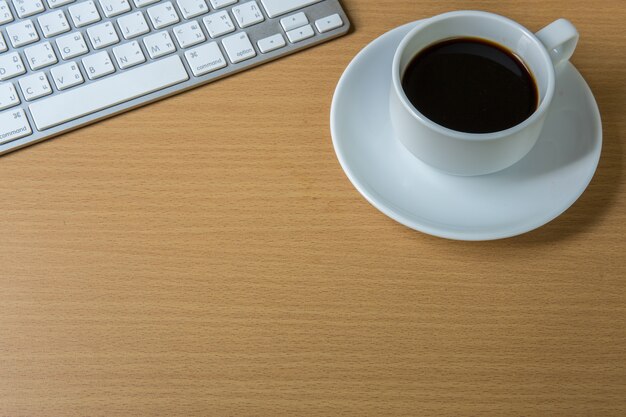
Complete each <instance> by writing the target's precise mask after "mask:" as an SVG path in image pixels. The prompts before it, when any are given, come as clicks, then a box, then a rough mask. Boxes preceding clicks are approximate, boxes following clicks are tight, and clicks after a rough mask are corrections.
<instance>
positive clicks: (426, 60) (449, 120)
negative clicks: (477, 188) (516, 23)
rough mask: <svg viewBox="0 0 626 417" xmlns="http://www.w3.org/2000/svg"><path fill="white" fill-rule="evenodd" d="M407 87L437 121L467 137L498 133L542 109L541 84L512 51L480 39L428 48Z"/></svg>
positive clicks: (405, 82)
mask: <svg viewBox="0 0 626 417" xmlns="http://www.w3.org/2000/svg"><path fill="white" fill-rule="evenodd" d="M402 86H403V88H404V92H405V94H406V96H407V97H408V99H409V101H410V102H411V103H412V104H413V106H415V108H416V109H417V110H419V111H420V113H422V114H423V115H424V116H426V117H427V118H429V119H430V120H431V121H433V122H435V123H437V124H439V125H441V126H444V127H447V128H449V129H453V130H457V131H460V132H467V133H491V132H498V131H501V130H505V129H508V128H511V127H513V126H516V125H518V124H519V123H521V122H523V121H524V120H526V119H527V118H528V117H529V116H530V115H531V114H533V112H534V111H535V110H536V109H537V105H538V101H539V100H538V91H537V86H536V83H535V80H534V78H533V76H532V74H531V73H530V71H529V70H528V69H527V68H526V65H525V64H524V62H523V61H522V60H521V59H520V58H519V57H517V56H516V55H515V54H514V53H512V52H511V51H509V50H507V49H506V48H504V47H502V46H500V45H497V44H495V43H492V42H490V41H487V40H483V39H478V38H454V39H449V40H445V41H442V42H439V43H436V44H434V45H431V46H429V47H427V48H426V49H424V50H422V51H421V52H420V53H418V54H417V55H416V56H415V57H414V58H413V60H412V61H411V63H410V64H409V66H408V67H407V69H406V71H405V73H404V75H403V79H402Z"/></svg>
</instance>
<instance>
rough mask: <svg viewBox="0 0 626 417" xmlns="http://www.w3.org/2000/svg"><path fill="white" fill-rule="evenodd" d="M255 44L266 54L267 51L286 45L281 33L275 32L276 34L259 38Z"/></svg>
mask: <svg viewBox="0 0 626 417" xmlns="http://www.w3.org/2000/svg"><path fill="white" fill-rule="evenodd" d="M257 45H258V46H259V50H260V51H261V53H262V54H267V53H268V52H272V51H275V50H277V49H280V48H282V47H284V46H285V45H287V42H285V38H283V35H281V34H280V33H277V34H276V35H273V36H270V37H267V38H264V39H261V40H260V41H259V42H257Z"/></svg>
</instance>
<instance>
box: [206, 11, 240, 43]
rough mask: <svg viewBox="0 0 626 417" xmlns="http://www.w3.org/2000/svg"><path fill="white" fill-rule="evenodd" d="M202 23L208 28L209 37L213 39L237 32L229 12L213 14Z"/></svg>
mask: <svg viewBox="0 0 626 417" xmlns="http://www.w3.org/2000/svg"><path fill="white" fill-rule="evenodd" d="M202 21H203V22H204V26H206V30H207V32H209V36H210V37H212V38H217V37H220V36H222V35H225V34H227V33H231V32H234V31H235V24H234V23H233V20H232V19H231V18H230V15H229V14H228V12H227V11H221V12H217V13H213V14H211V15H209V16H207V17H205V18H204V19H202Z"/></svg>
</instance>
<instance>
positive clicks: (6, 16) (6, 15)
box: [0, 0, 13, 25]
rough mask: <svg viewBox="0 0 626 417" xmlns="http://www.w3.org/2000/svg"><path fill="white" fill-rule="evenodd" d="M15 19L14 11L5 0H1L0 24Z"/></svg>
mask: <svg viewBox="0 0 626 417" xmlns="http://www.w3.org/2000/svg"><path fill="white" fill-rule="evenodd" d="M12 21H13V13H11V9H10V8H9V5H8V4H7V2H6V1H5V0H0V25H3V24H5V23H9V22H12Z"/></svg>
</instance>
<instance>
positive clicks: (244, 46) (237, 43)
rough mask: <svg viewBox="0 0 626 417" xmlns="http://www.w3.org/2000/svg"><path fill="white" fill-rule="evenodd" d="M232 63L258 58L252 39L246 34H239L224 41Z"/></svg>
mask: <svg viewBox="0 0 626 417" xmlns="http://www.w3.org/2000/svg"><path fill="white" fill-rule="evenodd" d="M222 44H223V45H224V49H226V53H227V54H228V58H229V59H230V62H232V63H233V64H236V63H238V62H242V61H245V60H247V59H250V58H254V57H255V56H256V52H255V51H254V47H253V46H252V43H250V38H248V34H247V33H245V32H239V33H236V34H234V35H231V36H228V37H227V38H224V39H223V40H222Z"/></svg>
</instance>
